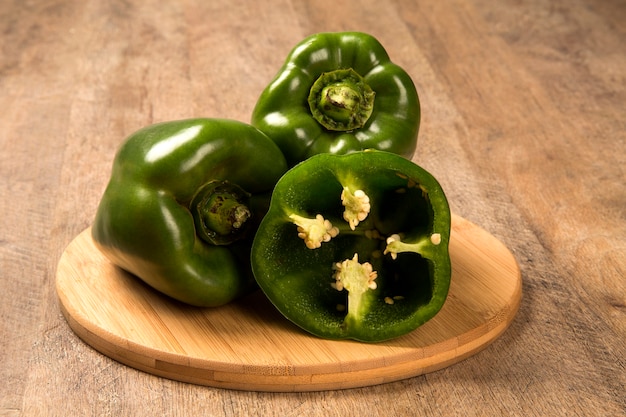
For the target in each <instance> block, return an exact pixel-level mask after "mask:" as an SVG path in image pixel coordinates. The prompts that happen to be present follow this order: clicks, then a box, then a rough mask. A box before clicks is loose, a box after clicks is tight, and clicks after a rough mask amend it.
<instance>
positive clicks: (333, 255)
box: [251, 150, 451, 342]
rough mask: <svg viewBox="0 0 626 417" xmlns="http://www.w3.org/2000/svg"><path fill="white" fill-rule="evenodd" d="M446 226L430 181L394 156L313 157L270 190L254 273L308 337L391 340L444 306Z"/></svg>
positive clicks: (440, 195) (443, 205)
mask: <svg viewBox="0 0 626 417" xmlns="http://www.w3.org/2000/svg"><path fill="white" fill-rule="evenodd" d="M450 220H451V218H450V209H449V206H448V202H447V200H446V197H445V194H444V192H443V190H442V188H441V186H440V185H439V183H438V182H437V181H436V179H435V178H434V177H433V176H432V175H431V174H429V173H428V172H427V171H425V170H424V169H423V168H421V167H419V166H418V165H416V164H415V163H413V162H411V161H409V160H407V159H405V158H403V157H401V156H399V155H396V154H393V153H389V152H384V151H376V150H369V151H359V152H354V153H350V154H347V155H332V154H320V155H316V156H312V157H311V158H309V159H307V160H306V161H303V162H301V163H300V164H298V165H296V166H295V167H293V168H291V169H290V170H289V171H288V172H287V173H286V174H285V175H284V176H283V177H282V178H281V179H280V180H279V181H278V183H277V184H276V187H275V188H274V191H273V194H272V199H271V203H270V208H269V211H268V212H267V215H266V216H265V217H264V219H263V220H262V222H261V224H260V226H259V228H258V230H257V233H256V236H255V239H254V243H253V246H252V253H251V261H252V270H253V272H254V276H255V278H256V280H257V282H258V284H259V286H260V288H261V289H262V290H263V292H264V293H265V294H266V296H267V297H268V299H269V300H270V301H271V302H272V303H273V304H274V305H275V306H276V308H277V309H278V310H279V311H280V312H281V313H282V314H283V315H284V316H285V317H287V318H288V319H289V320H291V321H292V322H294V323H295V324H297V325H298V326H300V327H301V328H302V329H304V330H306V331H308V332H309V333H311V334H314V335H316V336H319V337H322V338H327V339H355V340H359V341H364V342H378V341H383V340H388V339H392V338H395V337H398V336H402V335H404V334H407V333H409V332H411V331H412V330H414V329H416V328H417V327H419V326H420V325H422V324H423V323H425V322H426V321H428V320H429V319H431V318H432V317H433V316H435V314H437V312H438V311H439V310H440V309H441V307H442V306H443V304H444V301H445V299H446V297H447V294H448V289H449V285H450V276H451V267H450V258H449V254H448V242H449V238H450Z"/></svg>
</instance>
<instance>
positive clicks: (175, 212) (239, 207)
mask: <svg viewBox="0 0 626 417" xmlns="http://www.w3.org/2000/svg"><path fill="white" fill-rule="evenodd" d="M286 169H287V165H286V161H285V159H284V157H283V155H282V153H281V152H280V150H279V149H278V147H277V146H276V145H275V144H274V142H272V141H271V140H270V139H269V138H267V136H265V135H264V134H263V133H261V132H260V131H258V130H257V129H255V128H254V127H252V126H250V125H248V124H244V123H241V122H237V121H233V120H224V119H189V120H181V121H173V122H166V123H161V124H156V125H152V126H149V127H146V128H144V129H141V130H139V131H137V132H135V133H133V134H132V135H131V136H130V137H128V138H127V139H126V141H125V142H124V143H123V145H122V146H121V147H120V149H119V150H118V152H117V155H116V157H115V160H114V162H113V169H112V173H111V178H110V182H109V184H108V186H107V188H106V190H105V192H104V195H103V196H102V199H101V201H100V204H99V206H98V210H97V213H96V217H95V221H94V224H93V227H92V236H93V239H94V241H95V242H96V245H97V246H98V247H99V248H100V249H101V251H102V252H103V253H104V254H105V255H106V256H107V257H108V258H109V259H110V260H111V261H112V262H113V263H114V264H115V265H117V266H119V267H121V268H123V269H125V270H127V271H129V272H131V273H132V274H134V275H136V276H137V277H139V278H140V279H142V280H143V281H145V282H146V283H147V284H148V285H150V286H152V287H153V288H155V289H156V290H158V291H160V292H162V293H164V294H167V295H169V296H170V297H173V298H175V299H177V300H179V301H182V302H184V303H188V304H192V305H196V306H218V305H222V304H225V303H227V302H229V301H231V300H233V299H235V298H237V297H238V296H240V295H242V294H244V293H246V292H247V291H249V290H250V289H251V288H256V285H254V278H253V277H252V273H251V271H250V268H249V253H250V247H251V244H252V238H253V235H254V231H255V230H256V227H257V226H258V223H259V221H260V219H261V218H262V216H263V215H264V214H265V211H266V210H267V205H268V202H269V195H270V193H271V190H272V188H273V186H274V184H275V183H276V181H277V180H278V179H279V177H280V176H281V175H282V174H283V173H284V172H285V171H286Z"/></svg>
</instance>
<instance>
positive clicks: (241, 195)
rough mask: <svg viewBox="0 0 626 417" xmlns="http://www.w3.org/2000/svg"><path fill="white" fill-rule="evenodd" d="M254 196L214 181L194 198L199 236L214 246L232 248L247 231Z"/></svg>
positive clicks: (195, 220)
mask: <svg viewBox="0 0 626 417" xmlns="http://www.w3.org/2000/svg"><path fill="white" fill-rule="evenodd" d="M249 197H250V195H249V194H248V193H247V192H245V191H244V190H243V189H241V188H240V187H239V186H237V185H235V184H231V183H229V182H228V181H211V182H209V183H208V184H206V185H205V186H204V187H202V188H201V189H200V191H199V192H198V193H197V194H196V196H195V197H194V198H193V200H192V202H191V205H190V210H191V214H192V215H193V218H194V224H195V226H196V233H197V234H198V235H199V236H200V237H201V238H202V239H203V240H205V241H206V242H208V243H211V244H213V245H228V244H230V243H233V242H235V241H237V240H239V239H241V238H242V237H244V235H245V232H246V231H247V229H248V228H247V227H246V226H247V225H248V219H250V217H251V216H252V213H251V212H250V209H249V208H248V199H249Z"/></svg>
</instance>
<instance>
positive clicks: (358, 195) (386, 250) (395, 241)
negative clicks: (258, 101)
mask: <svg viewBox="0 0 626 417" xmlns="http://www.w3.org/2000/svg"><path fill="white" fill-rule="evenodd" d="M355 188H356V187H350V186H343V188H342V191H341V195H340V200H341V204H342V206H343V208H344V211H343V220H344V221H345V223H342V222H335V224H333V223H331V221H330V220H329V219H326V218H324V216H323V215H322V214H321V213H318V214H316V215H315V217H314V218H308V217H303V216H300V215H297V214H291V215H290V216H289V217H290V219H291V221H292V222H293V223H294V224H295V225H296V226H297V231H298V237H299V238H301V239H302V240H304V243H305V245H306V246H307V248H309V249H311V250H314V249H317V248H320V247H321V246H322V245H323V244H326V243H328V242H330V241H331V240H332V239H333V238H335V237H337V236H338V235H340V234H348V235H355V236H361V237H362V238H364V239H368V240H369V241H371V240H376V241H379V242H380V243H379V245H380V246H379V247H380V249H375V250H373V251H369V252H367V253H358V252H357V253H354V256H353V257H352V258H351V259H345V260H343V261H340V262H334V263H333V264H332V277H333V278H334V281H332V282H331V283H330V285H331V286H332V288H334V289H336V290H338V291H343V290H346V291H347V292H348V294H347V306H343V305H341V308H342V309H344V308H345V310H346V316H345V322H349V321H351V320H352V319H355V318H357V317H359V315H361V314H364V313H362V312H361V310H362V309H364V306H365V305H366V304H367V301H365V300H367V299H368V298H369V296H367V294H368V292H370V291H374V290H376V289H377V288H378V285H377V283H376V281H375V280H376V278H377V277H378V276H379V274H378V272H377V271H376V270H375V267H374V265H377V266H378V267H382V263H381V258H382V257H383V256H385V255H388V256H389V258H390V259H391V262H397V261H396V259H397V258H398V254H401V253H403V252H412V253H414V254H419V255H420V256H421V257H422V258H425V259H428V258H430V257H431V255H432V253H433V250H434V247H436V246H438V245H439V244H440V243H441V235H440V234H439V233H426V234H423V235H422V234H420V236H419V237H418V238H411V239H408V240H407V241H404V239H406V236H405V235H404V233H402V231H399V232H398V233H392V234H387V235H385V234H382V233H381V232H380V230H378V229H377V228H375V227H372V225H373V224H374V222H372V221H368V222H367V224H365V223H362V222H364V221H365V220H366V219H367V218H368V216H369V214H370V211H371V209H372V204H373V202H372V201H371V200H370V197H369V196H368V195H367V193H366V192H365V191H364V190H362V189H360V188H357V189H355ZM409 189H418V190H419V193H418V194H413V196H416V195H418V196H419V197H420V198H423V199H425V200H427V196H426V195H425V190H424V189H423V188H422V187H419V186H418V185H417V184H415V183H414V182H413V181H412V180H410V179H407V188H404V190H407V191H408V190H409ZM353 190H354V191H353ZM405 209H406V210H411V206H409V207H406V208H405ZM333 221H334V220H333ZM359 225H361V227H359ZM401 225H402V226H406V224H404V223H401ZM361 249H363V247H361ZM359 257H361V258H362V259H364V260H365V262H362V263H361V262H360V261H359ZM368 257H369V259H367V258H368ZM370 262H371V263H370ZM381 299H383V300H384V303H385V304H387V305H393V304H395V303H396V302H401V301H402V300H403V299H404V297H403V295H402V294H385V295H384V296H382V295H381ZM363 311H366V310H363Z"/></svg>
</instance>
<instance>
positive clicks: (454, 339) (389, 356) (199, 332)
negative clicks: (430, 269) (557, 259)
mask: <svg viewBox="0 0 626 417" xmlns="http://www.w3.org/2000/svg"><path fill="white" fill-rule="evenodd" d="M450 256H451V259H452V282H451V287H450V292H449V295H448V299H447V300H446V303H445V305H444V307H443V308H442V310H441V311H440V312H439V313H438V314H437V316H435V317H434V318H433V319H432V320H430V321H429V322H427V323H426V324H424V325H423V326H421V327H420V328H418V329H417V330H415V331H413V332H412V333H410V334H408V335H406V336H403V337H400V338H398V339H394V340H391V341H388V342H382V343H377V344H368V343H360V342H355V341H333V340H324V339H320V338H317V337H315V336H311V335H309V334H308V333H305V332H304V331H302V330H300V329H299V328H298V327H296V326H295V325H293V324H291V323H290V322H289V321H287V320H286V319H285V318H283V317H282V316H281V315H280V313H278V312H277V311H276V310H275V309H274V307H273V306H272V305H271V304H270V303H269V301H268V300H267V299H266V298H265V296H264V295H263V294H262V293H261V292H260V291H258V292H256V293H254V294H252V295H250V296H247V297H245V298H243V299H241V300H239V301H236V302H233V303H230V304H228V305H226V306H223V307H219V308H197V307H190V306H187V305H183V304H181V303H178V302H176V301H172V300H171V299H169V298H167V297H164V296H162V295H161V294H159V293H157V292H155V291H153V290H152V289H151V288H149V287H148V286H146V285H145V284H143V283H142V282H141V281H140V280H138V279H136V278H134V277H133V276H131V275H130V274H128V273H126V272H124V271H122V270H121V269H119V268H116V267H115V266H113V265H112V264H111V263H110V262H109V261H108V260H107V259H106V258H104V256H103V255H102V254H101V253H100V252H99V251H98V250H97V249H96V247H95V246H94V244H93V242H92V240H91V235H90V230H89V229H87V230H85V231H84V232H82V233H81V234H80V235H78V236H77V237H76V238H75V239H74V240H73V241H72V242H71V243H70V245H69V246H68V247H67V249H66V250H65V252H64V253H63V255H62V256H61V259H60V261H59V264H58V268H57V276H56V279H57V281H56V289H57V293H58V296H59V300H60V305H61V309H62V311H63V314H64V316H65V318H66V319H67V321H68V323H69V325H70V327H71V328H72V330H73V331H74V332H75V333H76V334H77V335H78V336H79V337H80V338H81V339H83V340H84V341H85V342H86V343H87V344H89V345H90V346H92V347H93V348H95V349H96V350H98V351H100V352H101V353H103V354H104V355H107V356H109V357H111V358H113V359H115V360H117V361H119V362H121V363H124V364H126V365H128V366H131V367H134V368H137V369H140V370H142V371H145V372H149V373H152V374H155V375H159V376H162V377H166V378H171V379H174V380H179V381H184V382H190V383H195V384H201V385H208V386H213V387H221V388H231V389H241V390H253V391H318V390H331V389H342V388H354V387H362V386H369V385H375V384H381V383H385V382H390V381H397V380H400V379H404V378H409V377H413V376H416V375H420V374H423V373H426V372H431V371H434V370H438V369H441V368H444V367H446V366H449V365H451V364H453V363H456V362H459V361H460V360H462V359H464V358H467V357H468V356H470V355H472V354H474V353H476V352H478V351H480V350H481V349H483V348H484V347H486V346H487V345H488V344H489V343H490V342H492V341H493V340H495V339H496V338H497V337H498V336H499V335H500V334H502V332H504V331H505V329H506V328H507V327H508V325H509V324H510V323H511V321H512V320H513V317H514V316H515V313H516V312H517V309H518V307H519V303H520V299H521V294H522V285H521V284H522V283H521V275H520V270H519V267H518V265H517V262H516V261H515V259H514V257H513V255H512V254H511V253H510V252H509V251H508V249H507V248H506V247H505V246H504V245H503V244H502V243H501V242H500V241H498V240H497V239H496V238H495V237H493V236H492V235H490V234H489V233H487V232H486V231H485V230H483V229H481V228H480V227H478V226H476V225H474V224H472V223H470V222H469V221H467V220H465V219H463V218H461V217H458V216H454V215H453V217H452V234H451V239H450Z"/></svg>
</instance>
